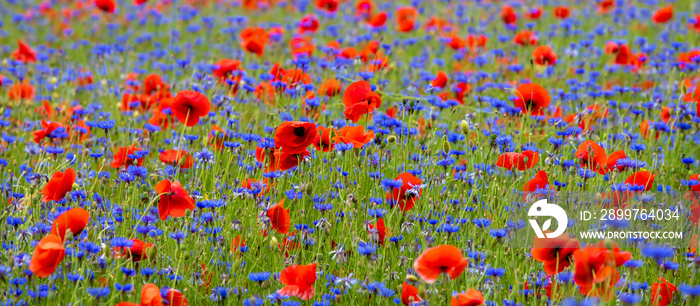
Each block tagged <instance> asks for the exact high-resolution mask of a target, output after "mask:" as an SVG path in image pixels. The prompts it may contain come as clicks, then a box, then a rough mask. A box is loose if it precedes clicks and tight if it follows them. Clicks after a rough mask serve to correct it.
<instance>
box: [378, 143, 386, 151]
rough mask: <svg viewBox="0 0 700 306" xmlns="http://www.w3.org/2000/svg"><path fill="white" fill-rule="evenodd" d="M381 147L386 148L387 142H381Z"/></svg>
mask: <svg viewBox="0 0 700 306" xmlns="http://www.w3.org/2000/svg"><path fill="white" fill-rule="evenodd" d="M379 148H380V149H382V150H383V149H384V148H386V142H382V143H381V144H379Z"/></svg>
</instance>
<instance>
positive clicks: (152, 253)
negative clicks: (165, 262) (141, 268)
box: [146, 244, 158, 260]
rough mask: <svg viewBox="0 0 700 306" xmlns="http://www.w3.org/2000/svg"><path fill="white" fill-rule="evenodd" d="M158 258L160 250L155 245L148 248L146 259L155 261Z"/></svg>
mask: <svg viewBox="0 0 700 306" xmlns="http://www.w3.org/2000/svg"><path fill="white" fill-rule="evenodd" d="M156 256H158V248H157V247H156V246H155V244H154V245H152V246H150V247H148V248H146V257H147V258H150V259H152V260H153V259H155V258H156Z"/></svg>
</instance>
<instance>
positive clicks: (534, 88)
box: [513, 83, 552, 116]
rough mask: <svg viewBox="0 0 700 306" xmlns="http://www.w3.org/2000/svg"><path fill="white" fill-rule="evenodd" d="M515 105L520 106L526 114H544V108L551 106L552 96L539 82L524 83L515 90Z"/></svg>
mask: <svg viewBox="0 0 700 306" xmlns="http://www.w3.org/2000/svg"><path fill="white" fill-rule="evenodd" d="M515 96H516V97H517V98H515V100H514V101H513V102H515V107H517V108H520V109H521V110H522V111H523V113H524V114H527V113H529V114H530V115H534V116H542V115H543V114H544V111H543V109H544V108H546V107H548V106H549V103H550V102H551V101H552V98H551V97H550V96H549V93H548V92H547V90H546V89H544V88H543V87H542V86H540V85H537V84H532V83H530V84H523V85H520V86H518V89H516V92H515Z"/></svg>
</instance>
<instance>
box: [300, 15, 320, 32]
mask: <svg viewBox="0 0 700 306" xmlns="http://www.w3.org/2000/svg"><path fill="white" fill-rule="evenodd" d="M316 30H318V19H317V18H316V16H314V15H306V16H304V17H302V18H301V21H299V29H298V32H299V33H302V34H303V33H314V32H316Z"/></svg>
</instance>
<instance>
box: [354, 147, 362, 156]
mask: <svg viewBox="0 0 700 306" xmlns="http://www.w3.org/2000/svg"><path fill="white" fill-rule="evenodd" d="M352 153H353V155H355V157H359V156H360V148H354V149H353V150H352Z"/></svg>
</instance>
